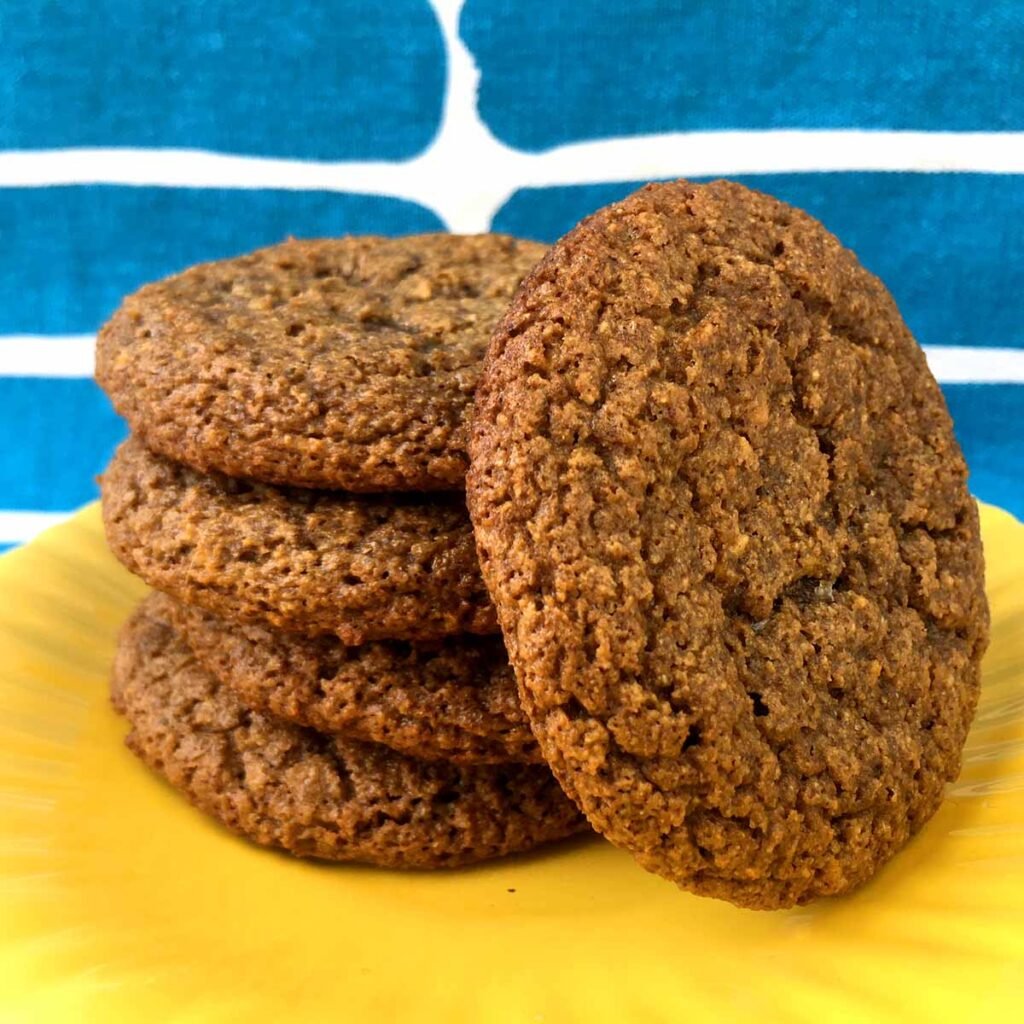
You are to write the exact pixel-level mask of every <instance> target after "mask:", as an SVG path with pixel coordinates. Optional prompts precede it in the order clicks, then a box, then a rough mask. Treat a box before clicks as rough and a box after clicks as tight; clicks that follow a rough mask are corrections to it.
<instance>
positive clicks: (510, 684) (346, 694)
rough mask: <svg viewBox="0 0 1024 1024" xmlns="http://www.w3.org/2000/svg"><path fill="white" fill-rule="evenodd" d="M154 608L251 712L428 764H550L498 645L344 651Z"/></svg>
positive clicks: (372, 646) (191, 610)
mask: <svg viewBox="0 0 1024 1024" xmlns="http://www.w3.org/2000/svg"><path fill="white" fill-rule="evenodd" d="M144 607H145V610H146V614H148V615H150V616H151V617H153V618H157V619H162V620H164V621H167V622H170V623H171V625H172V626H173V627H174V628H175V630H176V631H177V632H178V633H180V635H181V636H182V638H183V639H184V640H185V642H186V643H187V644H188V646H189V647H190V648H191V649H192V653H193V654H195V656H196V659H197V660H198V661H199V663H200V664H201V665H202V666H203V668H205V669H206V671H207V672H209V673H210V674H211V675H213V676H214V677H215V678H216V679H218V680H219V681H220V682H221V683H223V684H224V685H225V686H226V687H228V689H230V690H231V691H232V692H233V693H234V694H235V695H236V696H237V697H238V699H239V700H240V701H241V702H242V703H243V704H245V705H246V707H250V708H255V709H256V710H258V711H266V712H267V713H268V714H272V715H274V716H275V717H277V718H281V719H284V720H285V721H289V722H294V723H295V724H297V725H306V726H311V727H312V728H314V729H317V730H319V731H320V732H328V733H339V734H341V735H343V736H348V737H351V738H353V739H361V740H369V741H372V742H376V743H382V744H384V745H385V746H388V747H391V748H392V749H394V750H398V751H401V752H402V753H405V754H409V755H411V756H413V757H420V758H424V759H425V760H448V761H453V762H455V763H457V764H499V763H502V762H508V761H517V762H524V763H537V762H540V760H541V757H540V751H539V750H538V749H537V744H536V741H535V740H534V738H533V733H531V732H530V727H529V725H528V724H527V721H526V716H525V715H524V714H523V710H522V708H521V707H520V706H519V695H518V694H517V692H516V682H515V677H514V676H513V675H512V669H511V666H510V665H509V663H508V656H507V655H506V654H505V648H504V646H503V644H502V642H501V638H500V637H471V636H461V637H452V638H450V639H448V640H442V641H437V642H436V643H433V644H426V645H422V644H421V645H415V646H414V645H412V644H408V643H403V642H401V641H393V640H392V641H388V640H380V641H378V642H376V643H369V644H363V645H362V646H359V647H346V646H344V645H343V644H342V643H340V641H338V639H337V638H336V637H333V636H325V637H316V638H305V637H300V636H297V635H295V634H293V633H282V632H281V631H279V630H273V629H268V628H267V627H265V626H252V625H244V626H239V625H234V624H232V623H229V622H226V621H225V620H224V619H221V618H218V617H217V616H216V615H213V614H211V613H210V612H206V611H203V610H202V609H201V608H197V607H195V606H190V605H184V604H181V603H180V602H178V601H175V600H173V598H170V597H167V596H166V595H163V594H156V593H154V594H152V595H151V596H150V597H149V598H147V600H146V603H145V606H144Z"/></svg>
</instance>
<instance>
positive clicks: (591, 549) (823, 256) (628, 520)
mask: <svg viewBox="0 0 1024 1024" xmlns="http://www.w3.org/2000/svg"><path fill="white" fill-rule="evenodd" d="M474 416H475V418H474V433H473V438H472V443H471V449H470V451H471V462H472V468H471V471H470V475H469V478H468V483H467V487H468V494H469V504H470V512H471V515H472V518H473V522H474V526H475V529H476V536H477V542H478V548H479V551H480V555H481V563H482V567H483V572H484V577H485V579H486V581H487V584H488V586H489V589H490V591H491V594H492V596H493V597H494V598H495V602H496V604H497V607H498V616H499V620H500V622H501V625H502V628H503V631H504V634H505V638H506V642H507V645H508V650H509V655H510V658H511V661H512V663H513V665H514V666H515V669H516V673H517V676H518V679H519V684H520V688H521V696H522V698H523V702H524V708H525V710H526V713H527V715H528V717H529V718H530V720H531V724H532V725H533V729H534V732H535V734H536V736H537V739H538V742H539V743H540V747H541V751H542V753H543V754H544V756H545V758H546V759H547V760H548V761H549V762H550V764H551V766H552V768H553V770H554V772H555V775H556V776H557V778H558V779H559V781H560V782H561V783H562V784H563V786H564V787H565V789H566V791H567V792H568V793H569V794H570V795H571V796H572V797H573V798H574V799H575V800H576V801H577V802H578V803H579V805H580V806H581V808H582V809H583V810H584V812H585V813H586V814H587V816H588V818H589V819H590V821H591V823H592V824H593V825H594V826H595V827H596V828H597V829H598V830H599V831H600V832H602V833H603V834H604V835H606V836H607V837H608V838H609V839H611V840H612V841H613V842H614V843H616V844H617V845H619V846H622V847H624V848H626V849H627V850H629V851H630V852H631V853H633V855H634V856H635V857H636V858H637V859H638V860H639V861H640V863H641V864H643V865H644V866H645V867H646V868H648V869H650V870H652V871H655V872H657V873H659V874H662V875H664V876H665V877H667V878H670V879H673V880H674V881H676V882H678V883H679V884H680V885H681V886H683V887H684V888H687V889H690V890H692V891H694V892H697V893H702V894H705V895H711V896H717V897H722V898H725V899H728V900H731V901H733V902H735V903H738V904H741V905H744V906H749V907H759V908H769V907H781V906H789V905H792V904H797V903H803V902H806V901H808V900H810V899H813V898H814V897H816V896H824V895H829V894H834V893H840V892H843V891H845V890H848V889H850V888H851V887H852V886H855V885H857V884H859V883H860V882H863V881H864V880H865V879H867V878H869V877H870V876H871V875H872V874H873V873H874V872H875V871H876V870H877V869H878V867H879V866H880V865H881V864H883V863H884V862H885V861H886V860H887V859H888V858H889V857H891V856H892V855H893V854H894V853H895V852H896V851H897V850H899V849H900V847H901V846H903V844H904V843H905V842H906V841H907V839H908V838H909V837H910V836H911V835H912V834H913V833H914V832H915V831H916V830H917V829H918V828H920V827H921V825H922V824H924V822H925V821H927V820H928V818H929V817H930V816H931V814H932V813H933V812H934V811H935V809H936V807H937V806H938V805H939V803H940V801H941V799H942V794H943V789H944V786H945V784H946V782H947V781H949V780H950V779H954V778H956V776H957V773H958V772H959V769H960V751H961V747H962V745H963V742H964V739H965V736H966V733H967V729H968V726H969V725H970V721H971V717H972V714H973V710H974V707H975V701H976V698H977V694H978V672H979V663H980V660H981V655H982V652H983V651H984V649H985V646H986V643H987V634H988V621H987V620H988V616H987V607H986V603H985V596H984V591H983V563H982V552H981V543H980V540H979V533H978V518H977V511H976V508H975V505H974V503H973V501H972V500H971V498H970V496H969V494H968V491H967V486H966V470H965V467H964V461H963V458H962V456H961V453H960V450H959V448H958V447H957V444H956V441H955V439H954V437H953V432H952V428H951V424H950V420H949V416H948V414H947V411H946V406H945V403H944V401H943V398H942V395H941V393H940V391H939V388H938V387H937V386H936V384H935V381H934V379H933V378H932V375H931V374H930V373H929V371H928V367H927V365H926V364H925V360H924V356H923V354H922V352H921V350H920V348H919V347H918V346H917V344H916V343H915V341H914V339H913V337H912V336H911V334H910V332H909V331H908V330H907V328H906V326H905V325H904V323H903V321H902V319H901V318H900V315H899V312H898V311H897V309H896V306H895V304H894V302H893V300H892V298H891V296H890V295H889V293H888V292H887V291H886V290H885V288H884V287H883V285H882V284H881V283H880V282H879V281H878V280H877V278H875V277H873V276H872V275H871V274H869V273H868V272H867V271H865V270H864V269H863V268H862V267H861V266H860V264H859V263H858V262H857V260H856V258H855V257H854V255H853V254H852V253H851V252H849V251H848V250H846V249H844V248H843V247H842V246H841V245H840V244H839V243H838V242H837V241H836V239H835V238H834V237H833V236H832V235H830V234H829V233H828V232H827V231H826V230H825V229H824V228H823V227H822V226H821V225H820V224H819V223H817V222H816V221H815V220H813V219H812V218H811V217H809V216H807V215H806V214H804V213H802V212H800V211H798V210H794V209H792V208H791V207H789V206H786V205H785V204H783V203H781V202H778V201H777V200H775V199H772V198H770V197H769V196H765V195H761V194H758V193H755V192H751V191H748V190H747V189H745V188H742V187H741V186H739V185H735V184H731V183H728V182H715V183H713V184H710V185H705V186H695V185H691V184H689V183H687V182H685V181H679V182H675V183H671V184H663V185H651V186H647V187H646V188H643V189H641V190H640V191H639V192H637V193H635V194H634V195H632V196H630V197H629V198H627V199H626V200H624V201H623V202H621V203H617V204H615V205H613V206H609V207H607V208H605V209H603V210H601V211H599V212H598V213H596V214H595V215H593V216H592V217H589V218H588V219H587V220H585V221H584V222H583V223H582V224H580V225H579V226H578V227H577V228H575V229H574V230H573V231H572V232H570V233H569V234H568V235H567V236H566V237H565V238H563V239H562V240H561V241H560V242H559V243H558V244H557V245H556V246H555V248H554V249H553V250H552V252H551V253H550V255H549V256H548V257H547V258H546V259H545V260H544V261H543V262H542V263H541V264H540V266H539V267H538V268H537V269H536V270H535V271H534V272H533V273H532V274H531V275H530V277H529V278H528V279H527V280H526V281H525V283H524V285H523V287H522V290H521V291H520V293H519V295H518V296H517V298H516V300H515V301H514V303H513V304H512V306H511V308H510V310H509V312H508V314H507V315H506V316H505V318H504V319H503V320H502V322H501V324H500V325H499V327H498V329H497V331H496V334H495V337H494V340H493V343H492V346H491V349H490V350H489V353H488V357H487V363H486V367H485V370H484V373H483V378H482V381H481V385H480V388H479V391H478V396H477V401H476V408H475V413H474Z"/></svg>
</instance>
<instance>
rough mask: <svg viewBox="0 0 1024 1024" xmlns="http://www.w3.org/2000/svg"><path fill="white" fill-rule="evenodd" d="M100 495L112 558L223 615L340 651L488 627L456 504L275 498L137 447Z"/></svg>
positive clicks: (311, 495) (490, 618)
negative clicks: (326, 637)
mask: <svg viewBox="0 0 1024 1024" xmlns="http://www.w3.org/2000/svg"><path fill="white" fill-rule="evenodd" d="M101 489H102V494H103V521H104V525H105V528H106V534H107V542H108V543H109V545H110V548H111V550H112V551H113V552H114V554H115V555H116V556H117V557H118V558H119V559H120V560H121V561H122V562H123V563H124V564H125V565H126V566H127V567H128V568H129V569H131V571H132V572H134V573H136V574H138V575H139V576H141V577H142V578H143V579H144V580H145V581H146V582H147V583H149V584H150V585H152V586H154V587H156V588H157V589H159V590H163V591H166V592H167V593H169V594H172V595H174V596H175V597H177V598H178V599H179V600H182V601H185V602H187V603H191V604H197V605H199V606H200V607H203V608H206V609H208V610H209V611H212V612H215V613H216V614H218V615H223V616H224V617H225V618H228V619H239V620H242V621H248V622H258V623H266V624H269V625H271V626H275V627H277V628H279V629H285V630H291V631H294V632H299V633H304V634H308V635H313V636H315V635H319V634H323V633H334V634H336V635H337V636H338V637H339V638H340V639H341V640H342V642H343V643H346V644H359V643H364V642H365V641H367V640H375V639H379V638H381V637H389V638H397V639H403V640H429V639H434V638H436V637H441V636H448V635H449V634H454V633H463V632H468V633H493V632H496V631H497V624H496V621H495V618H494V609H493V606H492V605H491V602H490V598H489V597H488V596H487V591H486V590H485V589H484V584H483V580H482V579H481V578H480V569H479V565H478V563H477V559H476V552H475V550H474V546H473V533H472V529H471V527H470V523H469V517H468V516H467V514H466V508H465V502H464V500H463V498H462V495H435V496H433V497H431V498H430V499H429V500H427V499H424V498H423V497H421V496H408V495H389V496H387V497H382V496H375V497H372V498H371V497H368V496H363V495H352V494H341V493H332V492H329V491H310V490H302V489H298V488H294V489H287V488H280V487H275V486H273V485H271V484H260V483H253V482H248V481H242V480H235V479H233V478H231V477H225V476H222V475H220V474H203V473H197V472H196V471H195V470H192V469H189V468H187V467H185V466H182V465H180V464H178V463H175V462H171V461H170V460H169V459H165V458H163V457H162V456H159V455H154V454H152V453H151V452H149V451H147V450H146V449H145V448H144V447H143V446H142V444H141V443H140V442H139V441H138V440H136V439H134V438H130V439H129V440H127V441H126V442H125V443H124V444H122V445H121V447H120V448H119V449H118V450H117V452H116V453H115V455H114V458H113V460H112V462H111V463H110V465H109V466H108V467H107V470H106V472H105V473H104V475H103V479H102V481H101Z"/></svg>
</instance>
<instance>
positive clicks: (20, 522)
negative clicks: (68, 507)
mask: <svg viewBox="0 0 1024 1024" xmlns="http://www.w3.org/2000/svg"><path fill="white" fill-rule="evenodd" d="M71 514H72V513H71V511H67V512H14V511H9V510H7V509H0V544H23V543H24V542H25V541H27V540H31V539H32V538H33V537H35V536H36V534H39V533H42V532H43V530H48V529H49V528H50V527H51V526H56V525H57V524H58V523H62V522H64V520H66V519H67V518H68V517H69V516H70V515H71Z"/></svg>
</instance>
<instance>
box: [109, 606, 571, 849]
mask: <svg viewBox="0 0 1024 1024" xmlns="http://www.w3.org/2000/svg"><path fill="white" fill-rule="evenodd" d="M112 696H113V700H114V705H115V707H116V708H117V709H118V710H119V711H120V712H121V713H122V714H124V715H125V716H126V717H127V718H128V721H129V723H130V725H131V731H130V733H129V734H128V739H127V742H128V746H129V747H130V748H131V749H132V750H133V751H134V752H135V753H136V754H137V755H138V756H139V757H140V758H142V760H143V761H145V762H146V763H147V764H148V765H149V766H150V767H151V768H152V769H153V770H154V771H156V772H158V773H159V774H161V775H163V776H164V777H165V778H166V779H167V780H168V781H169V782H170V783H171V785H172V786H174V787H175V788H177V789H179V790H181V791H182V792H183V793H184V794H185V795H186V796H187V797H188V798H189V799H190V800H191V801H192V803H193V804H195V805H196V806H197V807H198V808H200V809H201V810H203V811H205V812H206V813H207V814H210V815H212V816H213V817H215V818H217V819H218V820H219V821H221V822H223V823H224V824H225V825H227V826H228V828H230V829H232V830H234V831H235V832H238V833H240V834H242V835H244V836H247V837H248V838H249V839H251V840H253V841H254V842H257V843H260V844H261V845H264V846H278V847H283V848H284V849H286V850H289V851H290V852H291V853H294V854H296V855H298V856H301V857H319V858H325V859H328V860H349V861H365V862H367V863H371V864H379V865H384V866H388V867H400V868H440V867H456V866H458V865H460V864H469V863H473V862H475V861H481V860H487V859H489V858H491V857H500V856H502V855H504V854H508V853H515V852H518V851H522V850H528V849H531V848H532V847H534V846H537V845H538V844H540V843H544V842H548V841H550V840H553V839H560V838H562V837H564V836H567V835H571V834H572V833H574V832H578V831H580V829H581V818H580V816H579V814H578V812H577V811H576V809H575V808H574V807H573V806H572V804H571V803H570V802H569V800H568V799H567V798H566V797H565V796H564V795H563V793H562V791H561V790H560V789H559V788H558V785H557V784H556V782H555V780H554V779H553V778H552V777H551V773H550V772H549V771H548V770H547V768H544V767H541V766H539V765H500V766H497V765H495V766H488V765H484V766H475V767H459V766H456V765H452V764H447V763H444V762H439V761H435V762H426V761H418V760H415V759H414V758H410V757H405V756H403V755H401V754H397V753H395V752H394V751H392V750H389V749H388V748H387V747H382V746H379V745H377V744H369V743H361V742H358V741H356V740H342V739H340V738H338V737H332V736H324V735H321V734H320V733H317V732H314V731H313V730H312V729H301V728H298V727H296V726H292V725H287V724H285V723H282V722H280V721H278V720H276V719H274V718H272V717H270V716H268V715H265V714H261V713H260V712H256V711H250V710H247V709H246V708H245V707H244V706H243V705H242V704H241V703H239V701H238V700H237V699H236V698H235V697H234V695H233V694H231V693H230V691H228V690H227V689H226V688H224V687H222V686H221V685H220V684H219V683H218V682H216V681H215V680H214V678H213V677H212V676H211V675H210V674H209V673H208V672H206V671H205V670H203V669H202V668H201V667H200V666H199V665H198V663H197V662H196V661H195V659H194V657H193V656H192V654H191V652H190V651H189V649H188V647H187V646H186V645H185V644H184V642H183V641H182V640H181V639H180V638H179V637H178V636H177V635H176V634H175V633H174V631H173V630H172V629H171V628H170V627H169V626H168V625H166V624H165V623H163V622H160V621H159V620H157V619H153V618H150V617H149V616H148V615H147V614H145V612H144V611H141V612H137V613H136V614H135V616H134V617H133V618H132V619H131V620H130V621H129V623H128V625H127V626H126V627H125V629H124V631H123V633H122V636H121V639H120V643H119V647H118V651H117V656H116V659H115V662H114V671H113V682H112Z"/></svg>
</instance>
